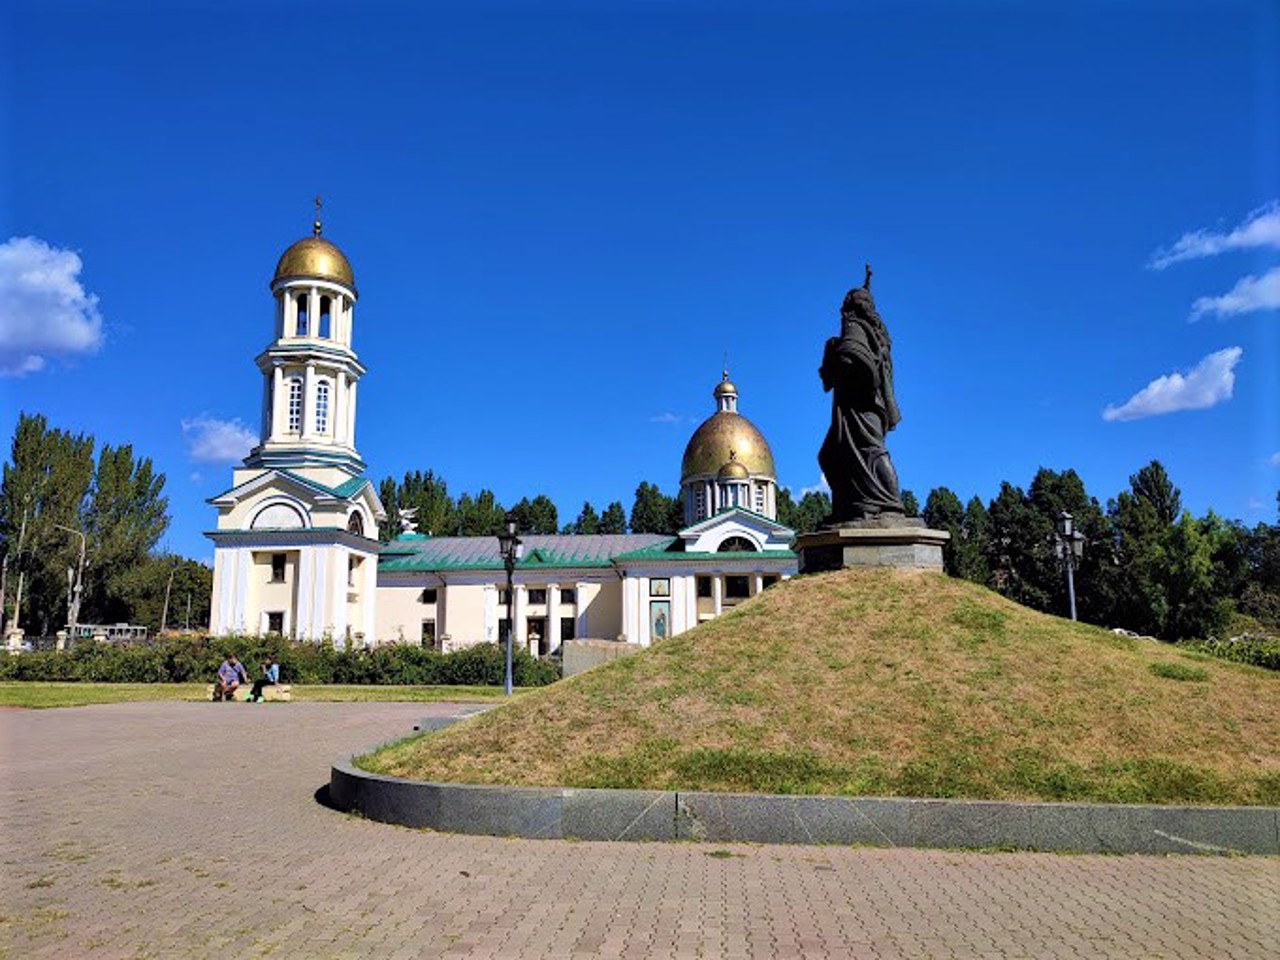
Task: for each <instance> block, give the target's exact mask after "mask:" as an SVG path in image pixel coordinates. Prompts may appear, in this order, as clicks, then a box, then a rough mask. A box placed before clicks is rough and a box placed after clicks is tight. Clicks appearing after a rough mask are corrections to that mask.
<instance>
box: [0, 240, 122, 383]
mask: <svg viewBox="0 0 1280 960" xmlns="http://www.w3.org/2000/svg"><path fill="white" fill-rule="evenodd" d="M83 266H84V264H83V263H81V261H80V257H79V256H78V255H77V254H76V253H75V252H74V251H72V250H62V249H59V248H58V247H51V246H49V244H47V243H45V242H44V241H43V240H40V239H39V238H37V237H11V238H10V239H9V240H7V241H6V242H5V243H2V244H0V376H5V377H21V376H23V375H24V374H28V373H35V372H36V371H37V370H42V369H44V367H45V366H46V365H47V363H48V361H49V359H50V358H63V359H66V358H71V357H76V356H80V355H83V354H87V353H93V352H94V351H95V350H97V349H98V348H99V347H100V346H101V345H102V316H101V314H99V313H98V298H97V297H95V296H94V295H93V294H91V293H86V292H85V290H84V287H82V286H81V285H80V282H79V280H77V279H76V278H77V276H79V274H80V270H81V268H82V267H83Z"/></svg>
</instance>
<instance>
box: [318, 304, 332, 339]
mask: <svg viewBox="0 0 1280 960" xmlns="http://www.w3.org/2000/svg"><path fill="white" fill-rule="evenodd" d="M329 310H330V302H329V298H328V297H321V298H320V336H322V337H323V338H324V339H326V340H328V339H329V330H330V320H329Z"/></svg>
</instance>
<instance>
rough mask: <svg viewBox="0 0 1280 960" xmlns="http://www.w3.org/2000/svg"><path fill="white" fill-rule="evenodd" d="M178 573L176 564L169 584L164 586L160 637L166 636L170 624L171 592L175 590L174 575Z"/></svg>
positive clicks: (170, 575)
mask: <svg viewBox="0 0 1280 960" xmlns="http://www.w3.org/2000/svg"><path fill="white" fill-rule="evenodd" d="M177 572H178V565H177V564H176V563H175V564H174V565H173V569H172V570H170V571H169V582H168V583H166V584H165V585H164V609H163V610H162V611H161V613H160V635H161V636H164V626H165V624H166V623H168V622H169V591H170V590H172V589H173V575H174V574H175V573H177Z"/></svg>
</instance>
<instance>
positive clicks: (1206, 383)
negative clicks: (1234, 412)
mask: <svg viewBox="0 0 1280 960" xmlns="http://www.w3.org/2000/svg"><path fill="white" fill-rule="evenodd" d="M1243 356H1244V351H1243V350H1242V349H1240V348H1239V347H1227V348H1226V349H1225V350H1219V351H1218V352H1217V353H1211V354H1209V355H1208V356H1207V357H1205V358H1204V359H1203V360H1201V361H1200V362H1199V363H1197V364H1196V365H1195V366H1194V367H1192V368H1191V369H1190V370H1189V371H1187V373H1185V374H1182V373H1177V372H1174V373H1169V374H1165V375H1164V376H1163V377H1157V378H1156V379H1155V380H1152V381H1151V382H1150V383H1149V384H1147V385H1146V386H1145V387H1143V388H1142V389H1141V390H1139V391H1138V392H1137V393H1135V394H1134V395H1133V396H1132V397H1130V398H1129V399H1128V400H1127V401H1125V402H1124V403H1122V404H1121V405H1120V406H1118V407H1117V406H1115V405H1108V406H1107V408H1106V409H1105V410H1103V411H1102V419H1103V420H1108V421H1111V420H1141V419H1143V418H1144V417H1158V416H1160V415H1161V414H1165V413H1174V412H1176V411H1178V410H1205V409H1207V408H1209V407H1212V406H1215V405H1217V404H1219V403H1222V402H1223V401H1224V400H1230V399H1231V391H1232V390H1233V389H1234V388H1235V383H1236V376H1235V373H1234V369H1235V365H1236V364H1237V363H1239V362H1240V358H1241V357H1243Z"/></svg>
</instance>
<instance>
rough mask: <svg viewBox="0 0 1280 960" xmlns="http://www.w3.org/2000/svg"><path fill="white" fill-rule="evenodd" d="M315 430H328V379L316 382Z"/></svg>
mask: <svg viewBox="0 0 1280 960" xmlns="http://www.w3.org/2000/svg"><path fill="white" fill-rule="evenodd" d="M316 432H317V433H328V432H329V381H328V380H321V381H320V382H319V383H318V384H316Z"/></svg>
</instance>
